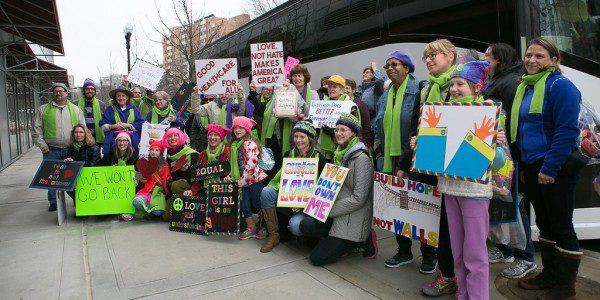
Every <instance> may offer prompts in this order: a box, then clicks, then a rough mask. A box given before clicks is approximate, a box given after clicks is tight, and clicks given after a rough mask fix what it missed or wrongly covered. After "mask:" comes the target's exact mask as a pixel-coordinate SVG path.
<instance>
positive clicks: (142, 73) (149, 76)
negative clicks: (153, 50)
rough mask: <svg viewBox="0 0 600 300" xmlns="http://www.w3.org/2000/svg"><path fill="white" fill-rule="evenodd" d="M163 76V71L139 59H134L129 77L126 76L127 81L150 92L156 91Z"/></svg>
mask: <svg viewBox="0 0 600 300" xmlns="http://www.w3.org/2000/svg"><path fill="white" fill-rule="evenodd" d="M164 74H165V70H164V69H162V68H160V67H157V66H155V65H153V64H151V63H148V62H145V61H143V60H141V59H136V61H135V63H134V64H133V67H132V68H131V71H130V72H129V75H127V81H129V82H131V83H135V84H137V85H139V86H143V87H145V88H147V89H150V90H156V86H157V85H158V83H159V82H160V79H161V78H162V77H163V75H164ZM144 117H146V116H144Z"/></svg>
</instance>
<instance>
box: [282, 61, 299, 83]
mask: <svg viewBox="0 0 600 300" xmlns="http://www.w3.org/2000/svg"><path fill="white" fill-rule="evenodd" d="M299 63H300V60H299V59H296V58H293V57H291V56H288V57H287V59H286V60H285V66H284V67H283V72H284V73H285V74H284V75H285V76H284V77H285V78H287V77H288V75H290V71H292V69H293V68H294V67H295V66H296V65H297V64H299Z"/></svg>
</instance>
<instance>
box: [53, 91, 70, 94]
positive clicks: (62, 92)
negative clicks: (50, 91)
mask: <svg viewBox="0 0 600 300" xmlns="http://www.w3.org/2000/svg"><path fill="white" fill-rule="evenodd" d="M54 93H55V94H58V93H61V94H66V93H67V91H54Z"/></svg>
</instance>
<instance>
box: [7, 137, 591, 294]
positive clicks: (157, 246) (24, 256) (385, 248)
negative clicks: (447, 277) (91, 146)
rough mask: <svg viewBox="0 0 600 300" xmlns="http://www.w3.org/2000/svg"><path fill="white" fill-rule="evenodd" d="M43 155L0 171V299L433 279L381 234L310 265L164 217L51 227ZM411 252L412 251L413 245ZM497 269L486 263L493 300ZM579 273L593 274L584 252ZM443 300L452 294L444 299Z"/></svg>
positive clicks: (351, 286)
mask: <svg viewBox="0 0 600 300" xmlns="http://www.w3.org/2000/svg"><path fill="white" fill-rule="evenodd" d="M40 161H41V153H40V152H39V150H37V149H35V150H31V151H29V152H28V153H27V154H25V155H24V156H23V157H22V158H21V159H20V160H19V161H17V162H15V163H14V164H13V165H11V166H10V167H8V168H7V169H5V170H4V171H2V172H1V173H0V295H2V296H1V298H2V299H92V298H95V299H137V298H150V299H182V298H202V299H230V298H243V299H283V298H288V299H299V298H302V299H377V298H381V299H421V298H423V296H421V295H420V290H419V287H420V286H421V285H423V284H425V283H427V282H429V281H430V280H431V279H432V278H433V276H432V275H423V274H420V273H419V272H418V263H419V262H415V263H414V264H412V265H407V266H403V267H401V268H398V269H388V268H385V267H384V265H383V261H384V260H385V259H386V258H388V257H390V256H392V255H393V254H394V251H395V249H396V243H395V239H394V237H393V236H392V235H391V234H390V233H387V232H383V231H379V232H378V233H379V236H378V241H379V246H380V249H381V250H380V255H379V257H378V258H377V259H375V260H368V259H364V258H362V256H361V255H360V254H358V255H351V256H349V257H346V258H344V259H342V260H341V261H339V262H338V263H335V264H333V265H330V266H327V267H313V266H312V265H310V263H309V262H308V260H307V258H306V257H307V255H308V251H307V250H306V249H305V248H303V247H302V246H300V245H298V244H296V243H294V242H290V243H286V244H283V245H281V246H278V247H277V248H275V250H274V251H273V252H271V253H268V254H262V253H260V252H259V248H260V244H261V241H258V240H254V239H253V240H247V241H239V240H237V239H235V238H228V237H204V236H195V235H189V234H183V233H177V232H170V231H168V229H167V224H166V223H162V222H150V221H133V222H129V223H125V222H122V221H118V220H116V218H115V217H113V216H104V217H89V218H75V216H74V211H73V209H72V202H70V199H69V209H70V211H69V216H68V221H67V223H66V224H64V225H63V226H60V227H59V226H57V220H56V213H51V212H48V211H47V205H48V204H47V200H46V192H45V191H43V190H34V189H28V188H27V186H28V185H29V181H30V180H31V178H32V177H33V174H34V172H35V170H36V169H37V166H38V165H39V163H40ZM413 251H414V252H413V253H419V252H418V248H417V245H416V244H415V245H414V247H413ZM500 268H501V267H500V266H492V268H491V271H490V272H491V276H490V277H491V279H490V290H491V291H492V292H491V298H492V299H502V298H503V297H502V296H501V295H500V294H499V292H498V291H497V290H496V288H495V287H494V279H495V277H496V275H497V274H498V273H499V270H500ZM581 273H582V274H583V275H584V276H585V275H586V274H590V276H592V277H593V278H600V262H599V261H598V260H596V259H593V258H589V257H586V259H585V264H583V267H582V271H581ZM448 298H449V297H448Z"/></svg>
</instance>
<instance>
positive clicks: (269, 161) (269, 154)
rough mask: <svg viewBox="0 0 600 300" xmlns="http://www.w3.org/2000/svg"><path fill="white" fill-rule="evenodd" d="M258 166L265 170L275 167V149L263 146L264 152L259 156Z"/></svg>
mask: <svg viewBox="0 0 600 300" xmlns="http://www.w3.org/2000/svg"><path fill="white" fill-rule="evenodd" d="M258 166H259V167H260V168H261V169H263V170H265V171H271V169H273V167H274V166H275V156H274V155H273V150H271V149H269V148H267V147H262V154H261V155H260V157H259V158H258Z"/></svg>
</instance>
